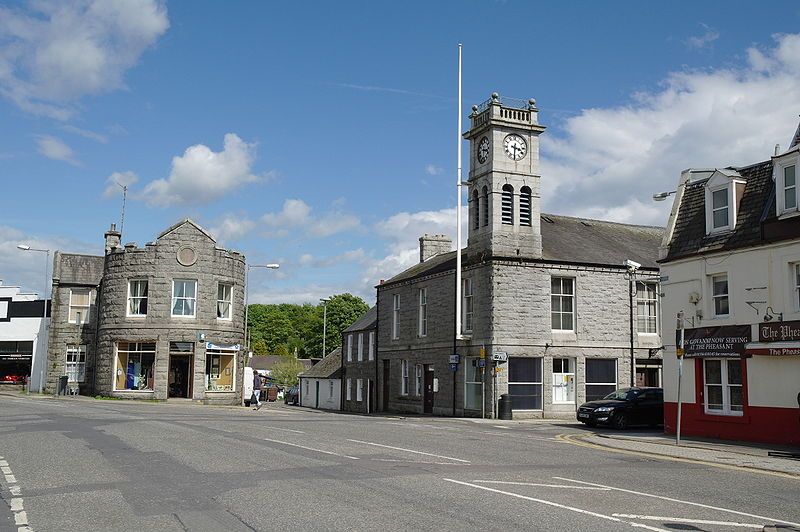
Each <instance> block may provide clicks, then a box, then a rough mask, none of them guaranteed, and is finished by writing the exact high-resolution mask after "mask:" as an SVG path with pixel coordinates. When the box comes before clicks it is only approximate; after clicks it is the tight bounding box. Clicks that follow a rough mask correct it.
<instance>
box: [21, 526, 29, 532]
mask: <svg viewBox="0 0 800 532" xmlns="http://www.w3.org/2000/svg"><path fill="white" fill-rule="evenodd" d="M17 532H33V529H32V528H31V527H29V526H21V527H19V528H18V529H17Z"/></svg>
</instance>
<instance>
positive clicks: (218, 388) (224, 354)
mask: <svg viewBox="0 0 800 532" xmlns="http://www.w3.org/2000/svg"><path fill="white" fill-rule="evenodd" d="M236 353H237V352H236V351H235V350H231V349H211V348H209V349H206V390H207V391H209V392H230V391H233V390H234V389H235V387H234V383H235V382H236V379H235V376H236Z"/></svg>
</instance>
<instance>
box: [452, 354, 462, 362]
mask: <svg viewBox="0 0 800 532" xmlns="http://www.w3.org/2000/svg"><path fill="white" fill-rule="evenodd" d="M459 358H460V357H459V356H458V353H456V354H455V355H450V363H451V364H458V363H459Z"/></svg>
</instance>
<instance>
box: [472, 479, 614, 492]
mask: <svg viewBox="0 0 800 532" xmlns="http://www.w3.org/2000/svg"><path fill="white" fill-rule="evenodd" d="M472 482H479V483H481V484H508V485H511V486H537V487H542V488H565V489H574V490H597V491H611V488H595V487H593V486H570V485H566V484H538V483H536V482H511V481H507V480H473V481H472Z"/></svg>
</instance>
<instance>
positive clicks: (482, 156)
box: [478, 137, 489, 164]
mask: <svg viewBox="0 0 800 532" xmlns="http://www.w3.org/2000/svg"><path fill="white" fill-rule="evenodd" d="M488 158H489V138H488V137H483V138H482V139H481V141H480V142H479V143H478V162H479V163H481V164H483V163H485V162H486V159H488Z"/></svg>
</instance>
